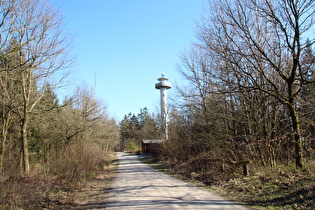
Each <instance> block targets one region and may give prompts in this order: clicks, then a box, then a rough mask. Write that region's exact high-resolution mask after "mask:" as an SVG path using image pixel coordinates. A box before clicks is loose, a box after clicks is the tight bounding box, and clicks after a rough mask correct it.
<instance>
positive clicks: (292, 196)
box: [141, 158, 315, 210]
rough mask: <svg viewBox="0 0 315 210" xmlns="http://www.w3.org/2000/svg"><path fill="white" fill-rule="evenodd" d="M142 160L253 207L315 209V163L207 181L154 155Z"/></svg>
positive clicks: (261, 169) (256, 171)
mask: <svg viewBox="0 0 315 210" xmlns="http://www.w3.org/2000/svg"><path fill="white" fill-rule="evenodd" d="M141 161H142V162H144V163H146V164H148V165H150V166H151V167H152V168H155V169H156V170H159V171H161V172H166V173H168V174H170V175H172V176H175V177H177V178H180V179H184V180H185V181H189V182H190V183H192V184H194V185H198V186H202V187H206V188H208V189H210V190H211V191H213V192H215V193H217V194H219V195H221V196H223V197H226V198H228V199H230V200H233V201H237V202H241V203H244V204H247V206H248V207H249V208H250V209H275V210H276V209H297V210H300V209H315V167H314V165H313V166H311V165H309V166H308V167H307V168H306V169H305V170H296V169H295V168H292V167H291V168H290V167H284V166H278V167H277V168H256V169H252V172H251V175H250V176H247V177H240V178H235V179H230V180H221V181H217V180H216V181H215V182H209V180H207V182H206V184H205V183H204V182H202V181H198V180H196V179H195V178H194V177H187V175H186V176H183V175H182V174H180V173H178V172H176V170H173V169H172V168H170V167H169V165H168V164H167V163H166V162H162V161H156V160H154V159H152V158H144V159H141Z"/></svg>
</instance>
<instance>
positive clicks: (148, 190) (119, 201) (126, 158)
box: [106, 153, 245, 209]
mask: <svg viewBox="0 0 315 210" xmlns="http://www.w3.org/2000/svg"><path fill="white" fill-rule="evenodd" d="M117 156H118V158H119V162H120V163H119V169H118V173H117V178H116V179H115V181H114V183H113V185H112V189H111V194H110V199H109V201H108V203H107V206H106V209H245V208H244V207H242V206H240V205H237V204H235V203H233V202H230V201H227V200H225V199H223V198H221V197H219V196H216V195H214V194H212V193H210V192H207V191H205V190H202V189H199V188H197V187H194V186H190V185H188V184H187V183H185V182H182V181H180V180H177V179H175V178H172V177H170V176H168V175H166V174H164V173H161V172H158V171H156V170H154V169H152V168H151V167H149V166H147V165H145V164H143V163H141V162H139V160H138V157H137V156H136V155H129V154H126V153H117Z"/></svg>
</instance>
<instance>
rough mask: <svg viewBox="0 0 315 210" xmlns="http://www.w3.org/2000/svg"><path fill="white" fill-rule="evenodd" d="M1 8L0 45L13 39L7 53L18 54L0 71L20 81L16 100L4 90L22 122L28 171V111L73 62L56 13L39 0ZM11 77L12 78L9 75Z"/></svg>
mask: <svg viewBox="0 0 315 210" xmlns="http://www.w3.org/2000/svg"><path fill="white" fill-rule="evenodd" d="M0 9H1V10H2V11H3V13H2V14H3V16H2V21H1V27H0V33H1V36H2V42H1V48H0V49H4V48H5V47H7V46H6V45H7V44H8V43H12V41H14V42H15V44H16V47H15V48H14V50H13V51H11V52H8V53H7V55H8V56H9V55H10V54H18V56H19V59H18V62H16V63H15V65H13V66H12V65H11V66H10V68H2V69H1V70H0V71H2V72H5V71H13V72H15V75H18V76H17V77H16V78H14V79H18V80H19V81H20V83H19V85H20V89H21V92H20V95H18V96H19V97H20V100H19V102H18V103H17V101H16V100H15V99H14V98H12V97H11V94H10V93H9V91H11V90H10V89H6V92H4V93H3V95H4V96H5V97H7V99H8V100H9V101H10V103H11V105H12V107H13V109H14V112H15V113H16V114H17V116H18V118H19V119H20V122H21V139H22V148H21V152H22V157H23V158H22V162H23V163H22V166H23V170H24V172H25V173H29V171H30V167H29V154H28V140H27V129H28V123H29V119H30V114H31V113H32V112H33V110H34V107H36V106H37V104H38V103H39V102H40V100H41V99H42V97H43V95H44V93H45V90H46V86H47V85H48V82H49V85H50V86H51V87H56V86H58V85H59V84H60V82H61V81H63V80H64V79H65V77H66V76H67V75H68V73H67V72H66V71H65V69H66V68H67V67H68V65H69V64H70V63H71V62H72V59H71V58H69V56H68V55H69V54H68V51H67V50H68V47H69V44H70V42H69V40H68V39H67V37H66V36H65V35H63V34H62V30H61V29H62V19H61V16H60V15H59V13H58V12H57V11H56V10H54V9H53V8H52V7H51V6H49V5H48V4H47V3H46V2H45V1H40V0H15V1H11V0H6V1H2V2H1V4H0ZM8 79H13V78H8Z"/></svg>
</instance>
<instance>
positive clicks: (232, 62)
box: [199, 0, 315, 167]
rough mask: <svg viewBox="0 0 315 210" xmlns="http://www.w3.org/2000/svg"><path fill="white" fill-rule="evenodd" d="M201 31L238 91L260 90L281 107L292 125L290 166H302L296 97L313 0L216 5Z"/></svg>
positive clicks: (303, 78)
mask: <svg viewBox="0 0 315 210" xmlns="http://www.w3.org/2000/svg"><path fill="white" fill-rule="evenodd" d="M210 12H211V13H210V14H211V16H210V17H209V19H208V20H207V23H205V24H204V25H202V26H201V27H200V34H199V35H200V38H201V40H202V42H203V43H204V46H206V47H207V48H208V49H210V50H211V51H215V52H216V53H217V55H218V56H219V57H220V59H221V60H223V61H224V62H226V63H227V65H228V69H230V71H232V72H233V74H234V76H235V77H236V78H238V79H237V81H240V82H241V83H240V84H239V85H241V87H242V88H243V89H244V90H245V89H246V90H247V91H251V90H259V91H262V92H265V93H266V94H267V95H270V96H273V97H274V98H275V99H276V100H278V101H279V102H280V103H282V104H284V105H286V107H287V110H288V113H289V117H290V119H291V122H292V125H291V126H292V132H293V135H294V144H295V162H296V166H297V167H303V166H304V162H303V155H302V151H303V145H302V136H301V125H300V120H299V114H298V112H297V106H298V96H299V94H300V92H301V89H302V87H303V86H304V85H305V84H306V83H310V82H314V81H309V80H307V79H306V76H307V75H308V73H307V72H305V71H308V70H303V69H302V68H301V66H302V60H301V52H302V51H303V49H304V48H305V47H306V46H307V45H310V44H309V43H311V45H312V44H314V39H313V40H311V41H310V42H309V43H308V44H307V42H306V32H307V31H308V30H309V29H311V28H312V27H313V25H314V14H315V2H314V1H312V0H303V1H295V0H273V1H271V0H246V1H245V0H235V1H234V0H233V1H232V0H221V1H216V2H215V3H213V4H212V5H211V11H210Z"/></svg>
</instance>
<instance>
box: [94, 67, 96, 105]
mask: <svg viewBox="0 0 315 210" xmlns="http://www.w3.org/2000/svg"><path fill="white" fill-rule="evenodd" d="M94 100H96V72H94Z"/></svg>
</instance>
